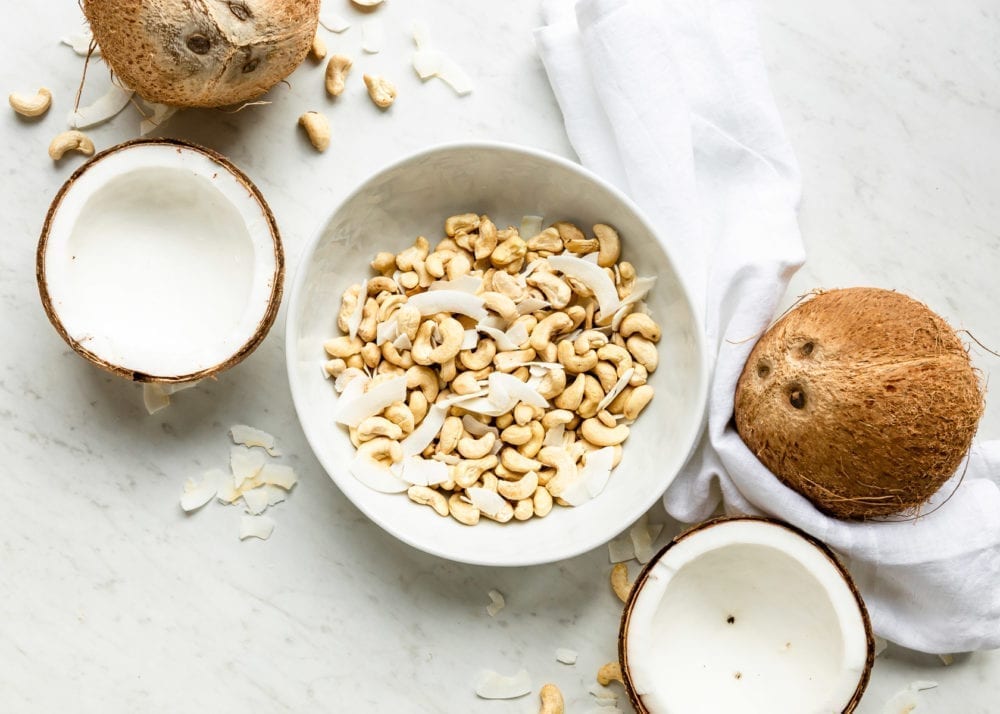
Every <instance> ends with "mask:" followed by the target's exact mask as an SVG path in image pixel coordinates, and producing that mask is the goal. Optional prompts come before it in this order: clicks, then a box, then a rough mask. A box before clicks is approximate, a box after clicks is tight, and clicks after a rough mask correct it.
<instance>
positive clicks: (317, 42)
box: [309, 32, 326, 62]
mask: <svg viewBox="0 0 1000 714" xmlns="http://www.w3.org/2000/svg"><path fill="white" fill-rule="evenodd" d="M309 56H310V57H312V58H313V59H314V60H316V61H317V62H319V61H320V60H322V59H323V58H324V57H326V42H324V41H323V38H322V37H320V34H319V33H318V32H317V33H316V35H315V37H313V41H312V45H310V47H309Z"/></svg>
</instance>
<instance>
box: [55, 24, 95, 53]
mask: <svg viewBox="0 0 1000 714" xmlns="http://www.w3.org/2000/svg"><path fill="white" fill-rule="evenodd" d="M93 41H94V35H93V33H91V31H90V28H88V27H85V28H83V29H82V30H80V31H79V32H74V33H73V34H71V35H66V36H65V37H61V38H59V42H60V43H62V44H64V45H68V46H69V47H72V48H73V51H74V52H76V53H77V54H78V55H80V56H81V57H86V56H87V55H90V56H91V57H100V56H101V48H100V47H98V46H97V44H96V43H95V44H94V51H93V52H91V51H90V45H91V43H92V42H93Z"/></svg>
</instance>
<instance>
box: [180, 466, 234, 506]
mask: <svg viewBox="0 0 1000 714" xmlns="http://www.w3.org/2000/svg"><path fill="white" fill-rule="evenodd" d="M225 477H226V474H225V473H224V472H222V471H219V470H218V469H212V470H211V471H206V472H205V473H204V474H202V477H201V481H195V480H194V479H193V478H189V479H187V480H186V481H184V491H183V493H181V508H182V509H184V512H185V513H190V512H191V511H196V510H198V509H199V508H201V507H202V506H204V505H205V504H206V503H208V502H209V501H211V500H212V498H213V497H214V496H215V494H216V493H217V492H218V490H219V484H220V483H221V482H222V479H223V478H225Z"/></svg>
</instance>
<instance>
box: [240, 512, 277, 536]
mask: <svg viewBox="0 0 1000 714" xmlns="http://www.w3.org/2000/svg"><path fill="white" fill-rule="evenodd" d="M272 533H274V519H273V518H268V517H267V516H243V517H242V518H240V540H246V539H247V538H260V539H261V540H267V539H268V538H270V537H271V534H272Z"/></svg>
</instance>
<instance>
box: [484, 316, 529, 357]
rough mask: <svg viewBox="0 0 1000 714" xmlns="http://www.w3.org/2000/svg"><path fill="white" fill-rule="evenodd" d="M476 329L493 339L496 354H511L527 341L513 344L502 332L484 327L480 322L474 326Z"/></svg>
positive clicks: (487, 326)
mask: <svg viewBox="0 0 1000 714" xmlns="http://www.w3.org/2000/svg"><path fill="white" fill-rule="evenodd" d="M518 327H524V325H518ZM476 329H477V330H479V331H480V332H485V333H486V334H487V335H489V336H490V337H492V338H493V341H494V342H495V343H496V345H497V351H498V352H513V351H515V350H517V349H519V348H520V346H521V344H523V343H524V342H525V341H526V340H527V338H525V340H522V341H521V342H515V341H514V340H512V339H511V338H510V336H509V335H508V334H507V333H506V332H504V331H503V330H498V329H497V328H495V327H490V326H489V325H484V324H483V323H482V322H480V323H478V324H477V325H476Z"/></svg>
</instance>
